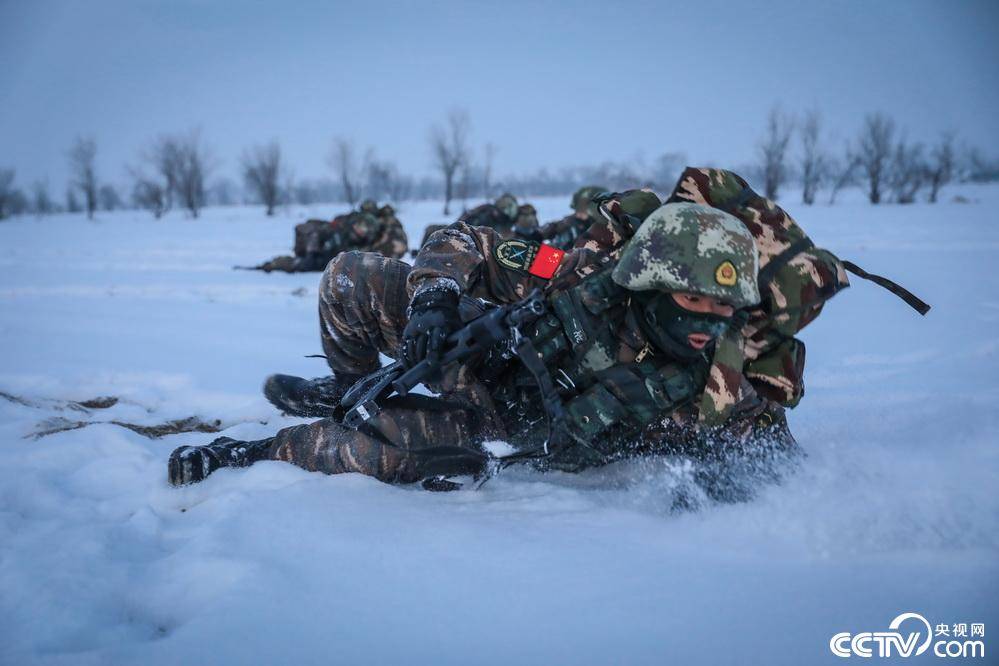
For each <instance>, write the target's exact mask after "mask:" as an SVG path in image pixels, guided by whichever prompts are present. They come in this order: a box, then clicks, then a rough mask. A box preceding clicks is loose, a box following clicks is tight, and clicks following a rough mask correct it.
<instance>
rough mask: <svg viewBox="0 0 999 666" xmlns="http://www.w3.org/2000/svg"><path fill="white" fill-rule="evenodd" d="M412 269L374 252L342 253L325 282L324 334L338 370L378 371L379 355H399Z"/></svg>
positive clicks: (321, 319) (321, 284) (322, 303)
mask: <svg viewBox="0 0 999 666" xmlns="http://www.w3.org/2000/svg"><path fill="white" fill-rule="evenodd" d="M409 270H410V267H409V265H408V264H406V263H405V262H403V261H399V260H398V259H389V258H387V257H383V256H381V255H379V254H375V253H372V252H357V251H350V252H341V253H340V254H338V255H337V256H336V257H335V258H334V259H333V260H332V261H331V262H330V263H329V265H328V266H327V267H326V270H325V271H324V272H323V276H322V278H321V279H320V282H319V335H320V340H321V341H322V345H323V353H324V354H326V360H327V362H328V363H329V366H330V368H331V369H332V370H333V371H334V372H342V373H348V374H353V375H362V374H367V373H370V372H372V371H374V370H377V369H378V367H379V362H378V355H379V353H382V354H386V355H387V356H390V357H392V358H397V357H398V354H399V347H400V344H401V341H402V331H403V329H404V328H405V327H406V307H407V306H408V305H409V295H408V294H407V293H406V278H407V276H408V275H409Z"/></svg>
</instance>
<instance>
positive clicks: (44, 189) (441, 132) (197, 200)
mask: <svg viewBox="0 0 999 666" xmlns="http://www.w3.org/2000/svg"><path fill="white" fill-rule="evenodd" d="M831 144H832V138H831V135H830V134H829V133H828V132H827V131H826V128H825V125H824V123H823V119H822V116H821V114H820V113H819V112H818V111H814V110H813V111H807V112H805V113H803V114H801V116H800V117H799V116H795V115H792V114H788V113H785V112H784V111H782V110H781V109H780V108H779V107H777V106H775V107H774V108H773V109H772V110H771V111H770V113H769V114H768V116H767V118H766V123H765V126H764V130H763V133H762V135H761V137H760V139H759V142H758V144H757V160H756V161H755V162H754V163H753V164H750V165H748V166H745V167H743V168H738V169H737V171H739V172H740V173H744V174H745V175H746V176H747V177H748V178H749V179H750V180H751V181H752V182H753V183H754V185H758V186H760V189H761V190H762V192H763V194H765V195H766V196H767V197H768V198H771V199H774V200H778V199H779V198H780V196H781V194H782V192H784V191H786V188H787V187H788V186H789V185H791V184H795V185H799V186H800V191H801V201H802V203H804V204H806V205H811V204H814V203H816V201H818V200H819V197H820V193H823V192H824V193H825V194H824V197H825V200H826V201H828V203H830V204H832V203H835V201H836V198H837V196H838V195H839V194H840V193H841V192H842V191H843V190H844V189H846V188H862V190H863V191H864V193H865V194H866V196H867V199H868V200H869V201H870V202H871V203H872V204H883V203H900V204H905V203H912V202H914V201H917V200H919V199H925V200H926V201H928V202H931V203H934V202H936V201H937V200H938V199H939V197H940V192H941V190H942V189H943V188H944V187H945V186H947V185H948V184H949V183H951V182H955V181H959V182H986V181H995V180H999V160H990V159H986V158H985V157H984V156H983V155H982V154H981V152H980V151H979V150H977V149H974V148H968V147H966V146H963V145H959V144H958V141H957V135H956V134H955V133H954V132H943V133H941V134H940V135H939V136H938V137H936V138H935V139H933V140H931V141H926V142H924V141H913V140H910V139H909V138H908V136H907V134H906V132H905V131H904V130H902V129H901V128H899V127H898V126H897V125H896V123H895V121H894V120H893V119H892V118H891V117H890V116H889V115H887V114H885V113H881V112H878V113H870V114H868V115H867V116H866V117H865V118H864V122H863V123H862V125H861V127H860V129H859V130H858V131H857V133H856V135H855V136H853V137H852V138H850V139H848V140H846V141H842V142H841V145H840V146H839V148H838V149H836V148H834V147H832V146H831ZM428 148H429V150H430V156H431V160H430V165H431V166H433V168H434V170H435V172H436V175H435V176H424V177H421V178H415V177H413V176H411V175H408V174H405V173H403V172H401V171H400V170H399V168H398V167H397V166H396V165H395V163H394V162H392V161H391V160H387V159H382V158H380V157H379V156H378V155H377V153H376V152H375V149H374V148H371V147H365V148H362V147H359V146H357V145H356V144H355V143H354V142H353V141H352V140H350V139H348V138H344V137H336V138H334V139H333V140H332V142H331V144H330V148H329V153H328V155H327V164H328V166H329V168H330V172H329V176H328V177H325V178H319V179H302V180H296V179H295V178H294V176H293V173H292V171H291V169H290V168H289V167H288V165H287V164H286V161H285V160H284V159H283V156H282V151H281V146H280V144H279V143H278V141H276V140H272V141H269V142H266V143H262V144H256V145H252V146H248V147H247V148H246V149H245V150H244V151H243V153H242V155H241V157H240V159H239V175H240V180H241V183H240V182H236V181H234V180H232V179H231V178H228V177H225V176H217V177H216V174H217V172H218V160H217V159H216V158H215V154H214V153H213V151H212V150H211V149H210V148H209V147H208V146H207V144H206V143H205V142H204V141H203V139H202V136H201V133H200V131H199V130H197V129H192V130H189V131H186V132H178V133H174V134H163V135H160V136H158V137H156V138H154V139H153V140H151V141H150V142H149V144H148V145H146V146H145V147H144V148H143V149H142V150H140V151H139V153H138V154H137V156H136V159H135V160H134V161H133V162H132V163H130V164H129V165H127V166H126V167H125V173H126V179H127V185H125V186H121V185H118V186H116V185H114V184H112V183H111V182H108V181H106V180H103V179H102V178H101V175H100V174H98V171H97V166H96V165H97V142H96V140H95V139H94V138H93V137H87V136H81V137H78V138H77V139H76V140H75V141H74V143H73V145H72V146H70V148H69V150H68V151H67V153H66V158H67V160H68V166H69V171H70V179H69V182H68V184H67V187H66V191H65V195H64V199H63V201H62V202H60V201H58V200H57V199H56V198H55V197H53V196H52V194H51V192H50V189H49V185H48V183H47V182H46V181H36V182H34V183H32V184H31V186H30V187H29V188H27V189H23V188H20V187H17V185H16V182H15V181H16V178H15V176H16V174H15V171H14V169H12V168H0V219H3V218H5V217H9V216H12V215H23V214H35V215H38V216H44V215H48V214H51V213H56V212H62V211H68V212H85V213H86V214H87V216H88V217H90V218H93V216H94V214H95V213H96V212H97V211H99V210H106V211H112V210H116V209H119V208H135V209H143V210H147V211H149V212H150V213H151V214H152V215H153V216H154V217H156V218H159V217H161V216H162V215H164V214H165V213H167V212H168V211H170V210H181V211H184V212H185V214H187V215H189V216H190V217H194V218H196V217H198V215H199V214H200V212H201V209H202V208H204V207H205V206H210V205H220V206H226V205H235V204H259V205H262V206H263V207H264V209H265V211H266V214H267V215H273V214H274V212H275V210H277V208H278V207H280V206H283V205H289V204H301V205H311V204H317V203H329V202H340V201H342V202H346V203H348V204H350V205H351V206H353V205H355V204H356V203H358V202H359V201H361V200H362V199H365V198H372V199H375V200H378V201H391V202H402V201H407V200H411V199H420V200H425V199H439V198H443V199H444V209H443V213H444V215H450V214H451V206H452V205H453V204H454V203H456V202H460V205H461V207H462V208H467V206H468V202H469V201H478V200H481V199H491V198H494V197H496V196H498V195H499V194H500V193H502V192H504V191H510V192H513V193H515V194H517V195H520V196H524V197H531V196H545V195H561V194H568V193H570V192H572V191H574V190H575V189H577V188H579V187H581V186H583V185H590V184H598V185H603V186H605V187H608V188H610V189H613V190H623V189H628V188H635V187H648V188H652V189H654V190H656V191H659V192H667V191H669V190H670V189H671V188H672V187H673V185H674V184H675V182H676V179H677V177H678V176H679V174H680V171H681V169H682V168H683V167H684V166H685V165H686V163H687V160H686V157H685V155H683V154H682V153H677V152H670V151H664V152H663V153H661V154H660V155H658V156H657V157H655V158H654V159H652V160H651V161H648V162H647V161H646V160H645V159H643V158H632V159H626V160H621V161H607V162H603V163H600V164H597V165H588V166H576V167H563V168H559V169H556V170H550V169H548V168H541V169H538V170H536V171H534V172H532V173H525V174H520V175H511V176H507V177H505V178H497V177H496V175H495V172H494V168H493V164H494V161H495V157H496V154H497V148H496V146H495V145H493V144H492V143H488V142H487V143H485V144H484V145H483V146H481V147H476V146H475V145H474V144H473V141H472V123H471V120H470V118H469V115H468V113H467V112H466V111H464V110H462V109H453V110H451V111H450V112H448V114H447V115H446V116H445V118H444V119H443V121H442V122H441V123H439V124H435V125H433V126H432V127H431V128H430V129H429V132H428Z"/></svg>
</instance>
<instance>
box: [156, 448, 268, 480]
mask: <svg viewBox="0 0 999 666" xmlns="http://www.w3.org/2000/svg"><path fill="white" fill-rule="evenodd" d="M273 441H274V440H273V439H272V438H268V439H260V440H257V441H255V442H240V441H238V440H235V439H232V438H230V437H219V438H218V439H216V440H215V441H213V442H212V443H211V444H208V445H206V446H182V447H180V448H178V449H175V450H174V452H173V453H171V454H170V460H169V461H167V474H168V476H169V479H170V484H171V485H174V486H185V485H187V484H189V483H197V482H198V481H201V480H203V479H204V478H205V477H206V476H208V475H209V474H211V473H212V472H214V471H215V470H217V469H218V468H220V467H249V466H250V465H252V464H253V463H255V462H257V461H259V460H266V459H267V458H268V457H269V454H270V448H271V442H273Z"/></svg>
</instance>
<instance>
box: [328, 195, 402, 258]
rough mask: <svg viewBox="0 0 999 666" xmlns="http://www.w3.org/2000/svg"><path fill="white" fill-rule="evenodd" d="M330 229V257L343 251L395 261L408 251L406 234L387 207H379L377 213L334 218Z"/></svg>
mask: <svg viewBox="0 0 999 666" xmlns="http://www.w3.org/2000/svg"><path fill="white" fill-rule="evenodd" d="M330 226H331V227H332V229H333V238H334V240H333V242H332V247H331V248H330V249H331V250H332V254H333V255H336V254H338V253H340V252H344V251H346V250H366V251H369V252H377V253H379V254H382V255H384V256H386V257H394V258H399V257H401V256H403V255H404V254H406V252H407V251H408V250H409V240H408V239H407V238H406V232H405V230H404V229H403V228H402V224H401V223H400V222H399V219H398V218H397V217H396V216H395V210H393V208H392V207H391V206H382V207H381V208H380V209H379V210H378V212H377V214H372V213H369V212H361V211H354V212H351V213H347V214H346V215H338V216H337V217H335V218H333V221H332V222H331V223H330Z"/></svg>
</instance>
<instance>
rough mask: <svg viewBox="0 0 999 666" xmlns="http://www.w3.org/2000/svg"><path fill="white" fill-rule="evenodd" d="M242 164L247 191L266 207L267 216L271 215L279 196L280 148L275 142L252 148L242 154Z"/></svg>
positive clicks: (280, 174)
mask: <svg viewBox="0 0 999 666" xmlns="http://www.w3.org/2000/svg"><path fill="white" fill-rule="evenodd" d="M242 164H243V180H244V181H245V182H246V187H247V189H248V190H250V191H251V192H253V193H254V194H256V195H257V198H258V199H260V202H261V203H262V204H264V206H266V207H267V215H269V216H270V215H273V214H274V207H275V206H277V204H278V199H279V198H280V195H281V176H282V175H283V172H282V169H281V146H279V145H278V143H277V141H271V142H270V143H268V144H266V145H263V146H254V147H253V148H250V149H248V150H247V151H246V152H244V153H243V159H242Z"/></svg>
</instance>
